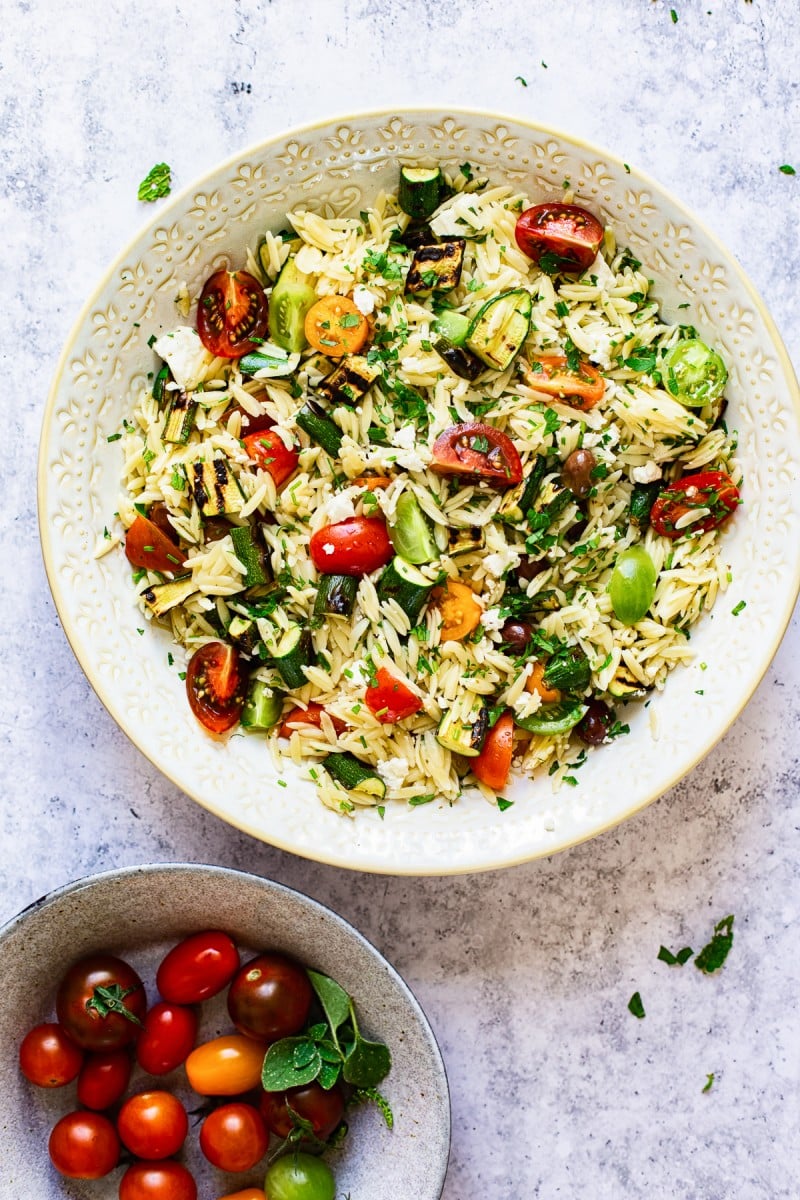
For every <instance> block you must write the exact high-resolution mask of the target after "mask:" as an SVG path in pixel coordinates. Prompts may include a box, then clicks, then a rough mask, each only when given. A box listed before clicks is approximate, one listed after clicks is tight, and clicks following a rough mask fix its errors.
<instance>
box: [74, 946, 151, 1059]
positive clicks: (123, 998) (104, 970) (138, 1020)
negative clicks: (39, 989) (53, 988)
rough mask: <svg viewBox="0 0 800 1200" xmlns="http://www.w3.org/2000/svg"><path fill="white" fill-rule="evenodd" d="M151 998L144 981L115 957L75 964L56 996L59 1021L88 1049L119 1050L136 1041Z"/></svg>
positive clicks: (92, 958) (96, 957)
mask: <svg viewBox="0 0 800 1200" xmlns="http://www.w3.org/2000/svg"><path fill="white" fill-rule="evenodd" d="M146 1007H147V998H146V996H145V992H144V986H143V984H142V981H141V979H140V978H139V976H138V975H137V974H136V972H135V971H134V969H133V967H130V966H128V964H127V963H126V962H123V961H122V959H121V958H116V957H115V956H114V955H113V954H89V955H87V956H86V958H81V959H79V961H78V962H76V963H73V964H72V966H71V967H70V968H69V970H68V971H67V972H66V974H65V975H64V978H63V979H62V980H61V983H60V984H59V987H58V992H57V994H56V1013H57V1014H58V1019H59V1021H60V1023H61V1025H62V1027H63V1028H64V1030H65V1031H66V1033H67V1034H68V1035H69V1037H71V1038H72V1040H73V1042H75V1043H76V1044H77V1045H78V1046H81V1047H82V1048H83V1049H84V1050H118V1049H119V1048H120V1047H121V1046H127V1045H128V1044H129V1043H130V1042H132V1041H133V1040H134V1038H135V1037H136V1035H137V1033H138V1031H139V1029H140V1028H141V1025H142V1017H143V1016H144V1011H145V1008H146Z"/></svg>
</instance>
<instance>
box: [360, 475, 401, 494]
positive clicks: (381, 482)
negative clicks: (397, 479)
mask: <svg viewBox="0 0 800 1200" xmlns="http://www.w3.org/2000/svg"><path fill="white" fill-rule="evenodd" d="M391 482H392V479H391V476H390V475H359V476H358V478H357V479H354V480H353V487H363V488H366V489H367V491H368V492H378V491H380V490H381V489H382V488H388V486H389V484H390V483H391Z"/></svg>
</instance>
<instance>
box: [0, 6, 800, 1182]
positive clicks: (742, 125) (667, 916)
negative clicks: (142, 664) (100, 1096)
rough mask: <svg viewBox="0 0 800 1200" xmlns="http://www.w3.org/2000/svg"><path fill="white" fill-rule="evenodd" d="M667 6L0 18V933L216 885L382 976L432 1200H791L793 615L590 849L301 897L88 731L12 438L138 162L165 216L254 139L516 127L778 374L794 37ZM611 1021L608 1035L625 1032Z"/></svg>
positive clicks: (59, 13)
mask: <svg viewBox="0 0 800 1200" xmlns="http://www.w3.org/2000/svg"><path fill="white" fill-rule="evenodd" d="M675 5H676V8H675V11H676V14H677V17H678V20H677V23H675V22H674V21H673V20H672V19H671V17H670V9H669V6H668V5H667V4H666V3H663V2H662V0H575V2H574V3H567V2H566V0H548V2H545V0H504V3H502V4H501V3H493V4H489V3H467V2H463V3H458V2H456V0H438V3H429V2H428V0H306V2H305V3H304V4H300V3H297V2H296V0H273V2H272V3H268V2H262V3H260V4H259V3H255V2H253V0H241V2H234V3H229V4H219V3H211V0H194V2H193V3H192V4H187V3H183V2H182V3H180V4H179V5H177V6H176V7H175V10H174V11H172V6H166V5H163V4H160V3H157V2H156V0H140V2H139V3H138V4H136V5H127V4H122V3H121V2H120V0H104V2H103V3H100V2H99V0H77V2H74V3H70V4H66V5H64V6H63V7H62V9H61V10H56V8H55V7H54V6H52V5H50V4H48V3H46V0H27V2H22V0H19V2H16V3H15V2H14V0H5V3H4V4H3V9H2V11H3V42H2V48H0V67H1V68H2V69H1V70H0V92H1V93H2V96H1V98H2V118H0V122H1V124H0V130H1V132H2V137H1V138H0V158H1V159H2V170H0V220H1V221H2V230H3V240H4V264H5V271H4V277H3V292H4V297H5V298H4V313H3V332H2V336H1V337H0V345H2V353H3V361H4V365H5V372H4V376H5V379H6V384H5V388H4V392H5V396H4V403H5V406H6V412H7V414H8V419H7V432H6V436H5V452H4V453H3V455H2V456H1V457H0V470H2V495H3V497H4V503H3V506H2V517H0V561H2V563H3V570H2V572H1V573H0V574H1V575H2V579H1V580H0V589H2V612H3V615H4V625H3V628H4V632H3V659H4V665H5V687H4V689H3V695H2V702H1V703H0V784H1V785H2V791H1V793H0V794H2V815H1V817H0V820H1V821H2V825H1V826H0V829H1V833H0V836H1V837H2V847H3V851H2V863H1V865H0V917H2V918H5V917H9V916H11V915H12V914H13V913H14V912H15V911H16V910H17V909H19V908H21V907H22V906H23V905H25V904H27V903H28V902H29V901H31V900H33V899H35V898H36V897H37V896H39V895H41V894H42V893H43V892H45V891H47V890H48V889H49V888H52V887H55V886H58V885H60V884H62V883H65V882H66V881H67V880H69V879H72V878H75V877H76V876H79V875H81V874H84V873H86V872H89V871H92V870H95V869H102V868H107V867H111V866H116V865H124V864H134V863H139V862H144V861H159V860H163V861H178V860H184V861H186V860H195V861H199V862H213V863H220V864H223V865H229V866H236V867H240V868H243V869H246V870H251V871H255V872H258V873H261V874H264V875H267V876H269V877H271V878H274V879H277V880H279V881H281V882H284V883H288V884H290V885H292V886H294V887H299V888H301V889H302V890H304V891H306V892H308V893H309V894H310V895H312V896H315V897H317V898H319V899H320V900H323V901H324V902H326V903H328V904H331V905H332V906H333V907H334V908H336V909H337V910H338V911H339V912H341V913H342V914H343V915H344V916H346V917H347V918H348V919H349V920H351V921H353V922H354V923H355V924H356V925H357V926H358V927H359V928H360V929H361V930H362V931H363V932H364V933H365V934H366V935H367V936H368V937H369V938H371V939H372V940H373V941H374V942H375V944H376V945H377V946H378V947H379V948H380V949H381V950H382V951H383V952H384V953H385V954H386V955H387V956H388V957H389V959H390V960H391V961H392V962H393V963H394V964H395V966H397V968H398V969H399V970H400V971H401V972H402V973H403V974H404V976H405V977H406V979H407V980H408V982H409V983H410V984H411V986H412V988H413V989H414V990H415V992H416V994H417V995H418V997H419V999H420V1001H421V1002H422V1004H423V1006H424V1007H425V1009H426V1011H427V1013H428V1015H429V1017H430V1019H431V1021H432V1023H433V1026H434V1028H435V1030H436V1032H437V1035H438V1037H439V1039H440V1041H441V1044H442V1048H443V1051H444V1055H445V1059H446V1062H447V1067H448V1071H449V1077H450V1084H451V1089H452V1100H453V1147H452V1158H451V1166H450V1171H449V1175H448V1181H447V1184H446V1186H445V1192H444V1196H445V1198H446V1200H473V1198H475V1200H478V1198H479V1197H480V1198H481V1200H485V1198H489V1200H500V1198H501V1197H502V1198H506V1197H513V1198H516V1197H528V1196H538V1197H542V1198H543V1200H550V1198H551V1197H565V1198H570V1200H571V1198H573V1197H576V1198H577V1197H584V1196H589V1197H593V1198H597V1200H605V1198H606V1197H608V1198H610V1200H628V1198H629V1197H630V1198H638V1197H651V1196H655V1197H659V1198H666V1197H670V1198H671V1197H676V1198H681V1200H683V1198H685V1200H689V1198H695V1197H696V1198H698V1200H700V1198H702V1200H722V1198H723V1197H725V1200H760V1198H762V1197H763V1198H765V1200H766V1198H770V1200H773V1198H776V1197H796V1196H797V1195H798V1194H800V1185H798V1183H797V1182H796V1179H797V1174H796V1164H797V1161H798V1152H799V1151H800V1131H799V1129H800V1103H799V1102H798V1085H799V1084H800V1015H798V1007H797V1003H796V999H797V992H798V982H800V966H798V954H797V944H798V915H799V914H800V891H799V890H798V878H799V876H798V871H800V867H798V861H799V856H798V824H799V817H800V805H799V804H798V785H799V783H800V780H799V776H800V758H799V757H798V749H797V738H796V731H797V728H798V724H799V722H800V665H799V664H798V655H797V651H796V645H797V618H796V617H795V622H794V624H793V626H792V628H791V630H790V632H789V634H788V635H787V638H786V640H785V641H784V643H783V645H782V647H781V649H780V650H779V652H778V655H777V657H776V659H775V661H774V663H773V665H772V668H771V669H770V671H769V672H768V674H767V677H766V678H765V680H764V681H763V683H762V685H761V687H760V688H759V690H758V692H757V694H756V696H755V697H754V699H753V701H752V702H751V704H750V705H749V706H748V708H747V709H746V711H745V712H744V714H743V716H742V717H741V718H740V719H739V721H738V722H737V723H736V725H735V726H734V728H733V729H732V730H731V731H730V732H729V733H728V735H727V737H726V738H725V739H723V741H722V742H721V743H720V744H719V745H718V746H717V748H716V749H715V750H714V751H713V752H712V754H711V755H710V756H709V757H708V758H707V759H706V760H705V762H704V763H703V764H702V765H701V766H700V767H699V768H698V769H697V770H696V771H695V772H694V773H693V774H692V775H691V776H690V777H689V778H688V779H686V780H685V781H684V782H683V783H682V784H681V785H679V786H678V787H677V788H675V789H673V790H672V791H671V792H670V793H668V794H667V795H666V796H664V797H663V798H662V799H661V800H660V801H658V802H657V803H656V804H654V805H653V806H652V807H650V808H649V809H648V810H647V811H646V812H644V813H643V814H641V815H640V816H639V817H638V818H636V819H635V820H632V821H630V822H629V823H628V824H626V825H625V826H623V827H621V828H619V829H617V830H614V831H612V832H610V833H607V834H606V835H604V836H603V837H601V838H599V839H597V840H596V841H594V842H591V843H588V844H586V845H583V846H579V847H577V848H575V849H573V850H572V851H570V852H568V853H565V854H563V855H561V856H559V857H557V858H555V859H552V860H547V861H543V862H538V863H533V864H530V865H528V866H525V867H520V868H517V869H515V870H512V871H508V872H505V873H497V874H488V875H484V876H474V877H463V878H457V879H441V880H438V879H428V880H423V881H415V880H409V879H383V878H371V877H363V876H357V875H354V874H350V873H347V872H343V871H335V870H332V869H329V868H326V867H322V866H317V865H314V864H310V863H306V862H303V861H301V860H299V859H294V858H291V857H289V856H287V855H285V854H282V853H280V852H278V851H275V850H273V849H271V848H270V847H267V846H263V845H260V844H258V843H255V842H253V841H252V840H250V839H249V838H247V837H245V836H243V835H240V834H238V833H236V832H235V831H233V830H231V829H229V828H228V827H226V826H224V825H222V824H221V823H220V822H219V821H217V820H216V819H215V818H212V817H211V816H209V815H207V814H206V813H205V812H203V811H202V810H201V809H199V808H198V807H197V806H196V805H195V804H194V803H193V802H192V801H191V800H189V799H188V798H186V797H185V796H183V795H182V794H181V793H179V792H177V791H176V790H175V789H174V788H173V787H172V786H171V785H169V784H168V783H167V782H166V781H165V780H164V779H163V778H162V777H161V776H160V775H159V774H158V773H157V772H156V771H155V769H154V768H153V767H151V766H150V764H149V763H148V762H147V761H145V759H144V758H143V757H142V756H141V755H140V754H139V752H138V751H137V750H136V749H134V747H133V746H131V745H130V744H129V742H128V741H127V739H126V738H125V736H124V735H123V734H122V733H120V732H119V730H118V729H117V728H116V726H115V725H113V723H112V722H111V720H110V718H109V717H108V715H107V714H106V713H105V711H104V710H103V709H102V707H101V706H100V704H99V702H98V701H97V699H96V698H95V696H94V694H93V693H92V691H91V690H90V688H89V687H88V685H87V683H86V682H85V680H84V677H83V675H82V673H81V671H80V669H79V667H78V665H77V663H76V662H75V660H74V658H73V657H72V653H71V651H70V649H69V646H68V645H67V643H66V640H65V638H64V637H63V634H62V633H61V630H60V628H59V626H58V622H57V619H56V616H55V611H54V608H53V605H52V603H51V600H50V596H49V592H48V589H47V584H46V581H45V576H44V572H43V569H42V565H41V559H40V554H39V549H38V538H37V529H36V500H35V457H36V445H37V439H38V432H39V425H40V419H41V412H42V408H43V403H44V397H45V395H46V391H47V387H48V383H49V379H50V375H51V373H52V370H53V367H54V365H55V362H56V359H57V356H58V352H59V349H60V346H61V344H62V342H63V340H64V338H65V337H66V335H67V332H68V330H69V328H70V327H71V325H72V323H73V321H74V319H75V317H76V315H77V312H78V309H79V307H80V305H81V303H82V302H83V300H84V299H85V297H86V296H87V295H88V293H89V291H90V289H91V288H92V286H93V284H94V282H95V281H96V279H97V278H98V277H99V275H100V274H101V273H102V271H103V269H104V267H105V265H106V263H107V262H108V261H109V259H110V258H111V257H112V255H113V254H114V253H116V251H117V250H118V249H119V248H120V246H121V245H123V243H125V242H126V241H127V240H128V239H129V238H130V237H131V235H132V234H133V233H134V231H135V230H136V229H137V228H138V227H139V225H140V224H141V223H142V222H143V220H144V219H145V217H146V216H147V215H148V214H147V213H145V211H144V210H143V208H142V207H141V206H140V205H138V204H137V201H136V186H137V184H138V182H139V180H140V179H141V178H142V176H143V175H144V174H145V173H146V172H147V170H148V169H149V167H150V166H151V165H152V164H153V163H154V162H156V161H159V160H162V159H164V160H166V161H168V162H169V163H170V164H171V165H172V167H173V170H174V174H175V178H176V182H177V183H178V184H179V185H182V184H185V183H189V182H190V181H191V180H192V179H193V178H194V177H196V176H198V175H200V174H201V173H202V172H203V171H205V170H206V169H207V168H209V167H210V166H211V165H212V164H213V163H214V162H215V161H217V160H218V159H219V158H221V157H222V156H224V155H227V154H228V153H229V152H232V151H234V150H235V149H237V148H238V147H240V146H243V145H245V144H247V143H250V142H254V141H257V140H259V139H260V138H262V137H263V136H266V135H268V134H269V133H271V132H273V131H277V130H279V129H280V128H282V127H285V126H287V125H290V124H298V123H301V122H304V121H309V120H314V119H317V118H322V117H326V116H328V115H329V114H331V113H335V112H337V111H340V112H342V113H346V112H347V111H353V110H355V109H358V108H371V107H376V108H377V107H383V106H397V107H402V106H403V105H404V104H405V105H409V104H424V103H435V104H440V105H441V104H445V105H447V104H452V105H457V104H466V105H473V106H476V107H487V108H492V109H496V110H498V111H500V112H503V111H505V112H508V113H512V114H516V115H519V116H522V117H529V118H532V119H535V120H538V121H543V122H548V123H550V124H552V125H554V126H556V127H557V128H563V129H565V130H568V131H570V132H571V133H572V134H574V135H578V136H581V137H585V138H586V139H588V140H590V141H594V142H597V143H598V144H600V145H601V146H605V147H607V148H608V149H609V150H611V151H613V152H615V153H617V154H619V155H620V156H621V157H622V158H623V159H625V160H626V161H628V162H630V163H635V164H636V165H637V166H639V167H641V168H643V169H644V170H646V171H649V172H650V173H651V174H652V175H653V176H655V177H657V178H658V179H659V180H660V182H661V183H663V184H664V185H666V186H667V187H668V188H670V189H671V190H672V191H674V192H676V193H678V194H679V195H680V196H681V197H682V198H683V199H684V200H685V201H686V202H687V203H688V204H689V206H690V207H691V208H693V209H694V210H695V211H696V212H697V214H698V215H699V216H700V217H701V218H703V219H704V220H705V221H706V222H707V223H708V224H709V225H710V226H712V227H713V228H714V229H715V231H716V232H717V233H718V234H719V235H720V236H721V237H722V239H723V241H725V242H727V244H728V245H729V246H730V247H732V249H733V250H734V252H735V254H736V256H737V257H738V258H739V260H740V261H741V262H742V264H743V265H744V267H745V269H746V270H747V271H748V272H749V273H750V275H751V277H752V278H753V280H754V282H755V283H756V285H757V287H758V288H759V290H760V291H761V292H762V294H763V295H764V296H765V298H766V299H767V301H768V303H769V305H770V307H771V310H772V313H773V315H774V317H775V319H776V321H777V323H778V326H779V328H780V329H781V332H782V334H783V336H784V338H785V340H786V342H787V344H788V346H789V349H790V352H791V353H792V354H793V356H794V361H795V365H797V364H798V362H800V351H798V346H800V341H799V340H798V335H800V315H799V311H800V310H798V307H797V302H796V296H797V281H798V278H800V242H798V238H797V229H798V227H800V177H797V178H793V177H791V176H787V175H784V174H782V173H780V171H779V170H778V168H779V166H780V164H782V163H787V162H788V163H792V162H794V164H795V165H796V166H797V168H798V171H800V119H798V118H799V117H800V112H799V111H798V107H799V106H798V82H797V79H798V75H797V62H798V56H800V12H798V9H797V6H796V4H794V3H790V2H789V0H772V2H771V3H768V2H767V0H753V2H752V3H750V2H748V0H725V3H724V4H722V3H719V0H703V2H702V3H700V2H698V0H675ZM709 5H710V11H709V7H708V6H709ZM544 64H547V65H546V66H545V65H544ZM515 76H521V77H522V78H524V80H525V81H526V83H527V86H524V85H523V83H522V82H521V81H520V80H519V79H516V78H515ZM242 85H244V86H243V87H242ZM727 913H735V914H736V942H735V945H734V948H733V951H732V953H731V957H730V959H729V962H728V965H727V966H726V967H725V968H724V970H723V971H722V972H721V973H720V974H719V975H718V976H712V977H705V976H703V975H701V973H700V972H698V971H696V970H695V969H694V968H693V967H692V966H691V965H689V966H686V967H684V968H682V969H680V968H671V969H670V968H668V967H666V966H665V965H664V964H663V963H660V962H658V961H657V960H656V955H657V952H658V947H659V945H660V943H661V942H664V943H666V944H667V945H670V946H672V947H673V948H675V947H678V946H680V945H683V944H687V943H688V944H690V945H692V946H694V947H695V948H697V947H698V946H699V945H701V944H702V942H703V941H704V940H705V939H706V937H707V936H708V934H709V933H710V931H711V928H712V926H713V923H714V921H716V920H718V919H719V918H720V917H722V916H724V915H725V914H727ZM637 989H638V990H639V991H640V992H641V995H642V998H643V1001H644V1004H645V1008H646V1011H647V1016H646V1018H645V1019H644V1020H643V1021H637V1020H636V1019H635V1018H634V1017H632V1016H631V1015H630V1014H629V1012H628V1011H627V1002H628V999H629V998H630V995H631V993H632V992H633V991H635V990H637ZM1 1002H2V1001H1V1000H0V1003H1ZM708 1072H714V1073H715V1082H714V1086H713V1087H712V1089H711V1090H710V1091H709V1092H708V1093H705V1094H703V1093H702V1091H701V1089H702V1087H703V1084H704V1083H705V1081H706V1075H707V1073H708ZM376 1170H379V1166H377V1165H376ZM3 1200H5V1198H3ZM354 1200H355V1198H354Z"/></svg>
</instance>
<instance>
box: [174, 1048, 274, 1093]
mask: <svg viewBox="0 0 800 1200" xmlns="http://www.w3.org/2000/svg"><path fill="white" fill-rule="evenodd" d="M266 1053H267V1042H257V1041H254V1039H253V1038H249V1037H245V1036H244V1035H243V1034H240V1033H229V1034H226V1035H225V1036H224V1037H218V1038H214V1039H213V1040H212V1041H210V1042H204V1043H203V1045H202V1046H197V1047H196V1048H195V1049H194V1050H193V1051H192V1053H191V1054H190V1055H189V1057H188V1058H187V1059H186V1076H187V1078H188V1080H189V1083H190V1085H191V1086H192V1087H193V1088H194V1090H195V1091H196V1092H199V1094H200V1095H201V1096H240V1095H241V1094H242V1093H243V1092H249V1091H250V1089H251V1088H254V1087H257V1086H258V1085H259V1084H260V1082H261V1068H262V1066H263V1065H264V1055H265V1054H266Z"/></svg>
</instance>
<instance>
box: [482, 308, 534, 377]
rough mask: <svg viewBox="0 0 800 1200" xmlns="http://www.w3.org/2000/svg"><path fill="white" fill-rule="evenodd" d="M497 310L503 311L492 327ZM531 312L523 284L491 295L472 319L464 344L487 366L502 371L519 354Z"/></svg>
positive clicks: (529, 323) (526, 334) (529, 326)
mask: <svg viewBox="0 0 800 1200" xmlns="http://www.w3.org/2000/svg"><path fill="white" fill-rule="evenodd" d="M501 306H502V307H501ZM498 311H500V312H501V313H502V318H501V320H500V324H499V325H498V326H497V328H494V325H495V321H496V317H497V312H498ZM532 313H533V301H532V300H531V297H530V293H529V292H526V291H525V289H524V288H514V289H512V290H511V291H509V292H501V293H500V295H499V296H493V297H492V299H491V300H487V301H486V303H485V304H484V305H483V307H482V308H481V309H480V310H479V311H478V313H477V314H476V316H475V318H474V319H473V322H472V325H471V326H470V329H469V333H468V335H467V339H466V345H467V347H468V348H469V349H470V350H471V351H472V352H473V354H476V355H477V356H478V358H479V359H481V361H482V362H484V363H485V364H486V366H487V367H492V368H494V370H495V371H505V369H506V368H507V367H509V366H510V365H511V363H512V362H513V361H514V359H515V358H516V356H517V355H518V354H519V352H520V350H521V349H522V347H523V344H524V342H525V339H526V337H527V336H528V333H529V332H530V328H531V314H532Z"/></svg>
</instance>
